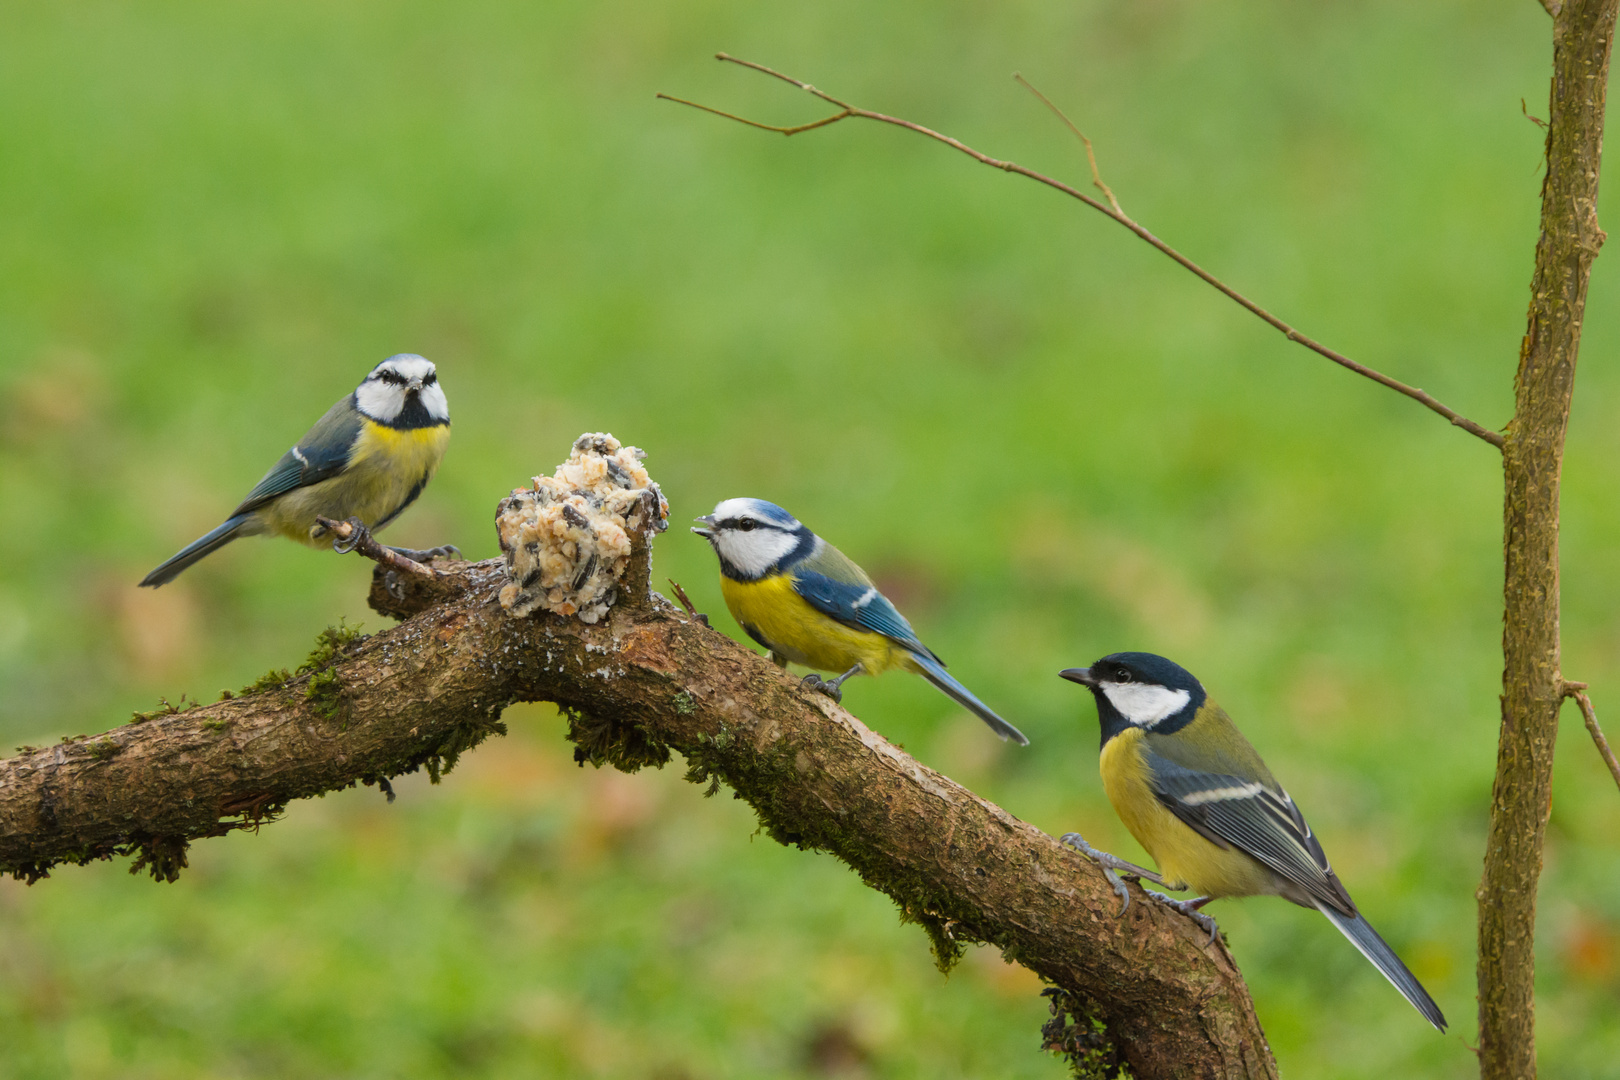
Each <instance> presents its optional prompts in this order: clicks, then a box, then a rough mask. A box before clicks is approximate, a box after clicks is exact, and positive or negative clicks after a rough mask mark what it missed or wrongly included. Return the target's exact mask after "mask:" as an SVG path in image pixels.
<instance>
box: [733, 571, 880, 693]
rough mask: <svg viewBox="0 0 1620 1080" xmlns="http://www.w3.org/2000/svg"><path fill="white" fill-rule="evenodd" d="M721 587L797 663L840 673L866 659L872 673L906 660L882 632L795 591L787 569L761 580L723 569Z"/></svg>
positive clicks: (751, 626) (755, 628)
mask: <svg viewBox="0 0 1620 1080" xmlns="http://www.w3.org/2000/svg"><path fill="white" fill-rule="evenodd" d="M720 592H721V595H723V596H724V597H725V598H726V607H727V608H729V609H730V610H731V614H732V617H733V618H735V619H736V620H737V621H738V622H739V623H741V624H742V625H743V628H744V629H745V630H750V632H751V633H752V634H753V635H755V637H756V640H758V639H763V640H764V641H765V643H766V644H767V645H768V646H769V647H770V648H771V650H772V651H774V652H778V653H781V654H782V655H783V656H785V657H787V658H788V659H789V660H791V661H792V662H794V663H795V664H803V665H804V666H805V667H810V668H815V669H816V670H817V671H832V672H837V673H843V672H845V671H848V670H849V669H850V668H852V667H854V666H855V665H856V664H860V665H862V666H863V667H864V668H865V669H866V672H867V674H869V675H876V674H878V673H879V672H882V671H887V670H888V669H889V668H893V667H904V666H906V662H907V659H908V654H907V653H906V651H905V650H904V649H901V648H898V647H897V646H895V644H894V643H893V642H892V641H890V640H889V639H888V638H886V637H884V636H883V635H882V634H874V633H872V632H870V631H868V630H857V629H856V628H855V627H853V626H847V625H845V624H844V623H841V622H839V621H838V620H837V619H830V618H828V617H827V616H826V615H823V614H822V613H821V612H820V611H817V610H816V609H815V608H814V607H812V606H811V605H810V604H809V602H808V601H806V600H805V599H804V597H802V596H800V595H799V594H798V593H797V592H794V590H793V581H792V579H790V578H789V577H788V576H787V575H786V574H777V575H775V576H773V577H768V578H765V579H763V580H761V581H733V580H732V579H731V578H728V577H726V576H724V575H721V578H720Z"/></svg>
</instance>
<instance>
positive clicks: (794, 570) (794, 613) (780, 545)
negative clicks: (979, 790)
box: [692, 499, 1029, 746]
mask: <svg viewBox="0 0 1620 1080" xmlns="http://www.w3.org/2000/svg"><path fill="white" fill-rule="evenodd" d="M697 520H698V521H699V522H701V523H702V524H703V525H705V526H706V528H701V529H693V530H692V531H693V532H695V533H697V534H698V535H699V536H701V537H703V538H704V539H706V540H708V541H709V543H710V545H712V546H713V548H714V552H715V554H716V555H718V556H719V557H720V591H721V593H722V594H723V595H724V596H725V598H726V607H728V608H730V609H731V614H732V616H733V617H734V618H735V619H736V620H737V622H738V623H739V624H740V625H741V626H742V628H743V630H744V631H746V632H747V634H748V636H749V637H751V638H753V639H754V640H755V641H757V642H759V643H760V644H761V645H763V646H765V648H767V649H769V650H770V652H771V659H772V660H774V661H775V662H776V663H777V664H778V665H780V666H782V667H786V666H787V664H788V662H789V661H792V662H793V663H795V664H803V665H804V666H805V667H810V668H815V669H817V670H820V671H839V672H842V673H843V674H841V675H839V676H838V677H837V678H836V679H831V680H826V681H824V680H822V679H821V677H820V676H818V675H810V676H807V677H806V679H805V680H804V681H805V685H807V686H810V687H814V688H816V689H819V690H821V691H822V692H823V693H825V694H827V695H828V696H829V697H831V698H832V699H833V700H834V701H840V700H842V691H841V689H840V687H842V686H843V684H844V680H845V679H848V678H849V677H850V676H851V675H859V674H863V673H864V674H867V675H879V674H882V673H883V672H885V671H888V670H890V669H891V668H902V669H904V670H906V671H913V672H916V673H917V674H918V675H921V676H922V677H923V678H925V679H927V680H928V681H929V682H931V683H933V684H934V685H935V686H936V687H938V688H939V689H940V690H942V691H944V692H945V694H946V696H948V697H949V698H951V699H952V700H953V701H955V702H956V703H957V704H959V705H961V706H962V707H963V708H966V709H967V710H969V711H970V712H972V713H973V714H974V715H975V716H977V717H978V718H979V719H981V720H983V721H984V722H985V723H986V724H989V725H990V729H991V730H992V731H994V732H995V733H996V734H997V735H1000V736H1001V737H1002V738H1003V739H1012V740H1013V741H1014V742H1016V743H1018V744H1019V745H1021V746H1027V745H1029V740H1028V739H1026V738H1025V737H1024V734H1023V732H1021V731H1019V730H1018V729H1017V728H1015V727H1013V726H1012V725H1011V724H1009V723H1007V721H1005V720H1003V719H1002V718H1001V717H999V716H997V715H996V714H995V713H994V712H992V711H991V710H990V707H989V706H988V705H986V704H985V703H984V702H982V701H980V700H979V699H978V698H976V697H974V696H973V694H972V693H971V692H970V691H969V690H968V688H967V687H965V686H963V685H962V684H961V683H959V682H957V681H956V680H955V679H953V678H952V677H951V676H950V675H949V674H948V673H946V671H945V663H944V661H942V660H941V659H940V658H939V657H937V656H935V655H934V654H933V653H932V652H931V651H929V649H928V647H927V646H926V645H924V644H923V643H922V642H920V641H918V640H917V633H916V631H914V630H912V629H911V624H910V623H908V622H906V620H905V618H904V617H903V616H902V615H901V614H900V613H899V612H898V611H896V610H895V608H894V605H893V604H891V603H890V602H889V600H888V598H887V597H885V596H884V595H883V594H882V593H880V592H878V589H877V586H876V585H873V584H872V579H871V578H869V577H867V576H866V571H864V570H862V569H861V568H860V567H859V566H856V565H855V564H854V563H853V562H851V561H850V560H849V558H847V557H846V556H845V555H844V553H843V552H841V551H839V550H838V549H837V548H835V547H833V546H832V545H831V544H829V543H827V541H825V540H823V539H822V538H821V537H819V536H817V535H816V534H815V533H813V532H811V531H810V530H809V529H807V528H805V527H804V526H803V525H801V524H800V523H799V522H798V520H797V519H795V518H794V517H793V515H792V514H789V513H788V512H787V511H786V510H783V509H782V508H781V507H780V506H777V505H775V504H774V503H768V502H765V501H764V500H763V499H727V500H726V501H725V502H723V503H721V504H720V505H719V506H717V507H715V508H714V513H712V514H708V515H705V516H704V517H700V518H698V519H697Z"/></svg>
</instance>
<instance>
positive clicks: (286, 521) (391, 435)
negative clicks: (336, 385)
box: [262, 420, 450, 547]
mask: <svg viewBox="0 0 1620 1080" xmlns="http://www.w3.org/2000/svg"><path fill="white" fill-rule="evenodd" d="M449 444H450V427H449V425H447V424H441V425H439V426H437V427H426V428H411V429H409V430H406V431H400V430H396V429H394V428H391V427H386V426H384V425H382V424H378V423H374V422H372V421H371V420H363V421H362V423H361V427H360V434H359V436H358V437H357V438H356V439H355V442H354V449H353V450H352V451H351V452H350V455H349V464H348V466H347V467H346V468H345V469H344V470H343V472H342V473H340V474H339V475H337V476H334V477H332V479H330V480H323V481H322V482H321V483H319V484H311V485H310V486H309V487H304V488H297V489H295V490H293V491H289V492H288V493H287V494H286V495H283V496H282V497H281V498H279V499H277V500H275V501H274V502H272V503H271V504H270V505H269V506H266V507H265V508H264V510H263V511H262V513H263V515H264V519H265V522H266V524H267V525H268V526H269V528H270V529H271V530H272V531H275V532H278V533H281V534H282V535H284V536H288V537H291V538H292V539H294V540H298V541H300V542H302V543H305V544H309V545H310V546H311V547H326V546H328V545H329V544H330V542H331V541H330V539H329V538H327V537H326V536H324V535H315V534H316V533H317V532H318V526H317V525H316V524H315V518H316V517H317V516H319V517H328V518H332V519H334V520H336V521H343V520H345V519H347V518H351V517H357V518H359V519H360V520H361V521H363V522H365V523H366V524H367V525H370V526H372V527H374V528H375V527H378V526H379V525H380V524H381V523H386V522H388V521H389V520H390V519H391V518H392V517H393V516H394V515H395V514H397V513H398V512H399V511H400V510H401V509H402V508H403V507H404V506H405V505H406V503H407V502H408V501H409V500H411V499H413V498H415V497H416V495H418V494H419V493H420V492H421V490H422V488H423V487H424V486H426V484H427V482H428V481H429V480H431V479H433V474H434V473H435V472H437V471H438V468H439V461H440V460H441V459H442V458H443V457H444V451H445V448H446V447H447V446H449Z"/></svg>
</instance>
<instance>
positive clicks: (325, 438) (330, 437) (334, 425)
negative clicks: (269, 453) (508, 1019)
mask: <svg viewBox="0 0 1620 1080" xmlns="http://www.w3.org/2000/svg"><path fill="white" fill-rule="evenodd" d="M353 397H354V396H353V395H352V394H351V395H350V396H349V397H346V398H344V399H343V400H342V401H340V402H338V403H337V404H336V405H333V406H332V407H331V408H330V409H328V410H326V415H325V416H323V417H321V418H320V419H319V420H317V421H316V422H315V426H314V427H312V428H310V429H309V431H308V432H306V433H305V434H304V437H303V438H302V439H299V440H298V445H296V446H294V447H293V448H292V449H291V450H288V451H287V452H286V453H285V454H283V455H281V460H280V461H278V462H276V464H275V466H274V467H273V468H271V470H270V471H269V472H267V473H265V474H264V479H262V480H260V481H259V482H258V483H257V484H255V485H254V486H253V490H252V491H250V492H248V494H247V498H245V499H243V500H242V505H241V506H238V507H237V508H236V513H238V514H246V513H250V512H251V511H254V510H257V509H258V508H259V507H261V506H263V505H264V504H265V503H268V502H270V501H271V500H272V499H275V498H276V497H277V496H280V495H285V494H286V493H287V492H289V491H292V490H293V489H294V488H301V487H308V486H309V485H311V484H318V483H320V482H321V481H322V480H329V479H331V478H332V477H334V476H336V475H337V474H338V473H340V472H342V471H343V468H344V466H346V465H347V464H348V463H349V452H350V451H351V450H352V449H353V448H354V441H355V439H356V438H358V437H359V435H360V423H361V420H360V413H359V412H358V411H357V410H356V409H355V407H354V400H353Z"/></svg>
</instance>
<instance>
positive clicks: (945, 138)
mask: <svg viewBox="0 0 1620 1080" xmlns="http://www.w3.org/2000/svg"><path fill="white" fill-rule="evenodd" d="M715 59H717V60H721V61H724V62H726V63H729V64H736V65H738V66H739V67H745V68H748V69H750V70H752V71H757V72H759V73H760V74H762V75H769V76H770V77H771V78H773V79H780V80H781V81H783V82H785V83H787V84H789V85H790V86H796V87H798V88H799V89H800V90H803V91H804V92H805V93H807V94H811V95H813V96H814V97H817V98H819V99H821V100H822V101H825V102H826V103H827V104H829V105H832V106H834V107H835V108H837V109H838V110H839V111H838V112H836V113H834V114H833V115H832V116H828V117H825V118H823V119H821V120H817V121H815V122H813V123H809V124H800V125H797V126H795V127H777V126H775V125H771V124H762V123H759V122H758V121H754V120H748V119H744V118H743V117H740V116H736V115H733V114H732V113H728V112H722V111H721V110H719V109H713V108H710V107H709V106H707V105H699V104H697V103H695V102H691V101H685V100H683V99H681V98H675V97H670V96H669V95H668V94H659V95H658V96H659V97H661V98H664V99H665V100H666V101H674V102H677V103H679V104H682V105H687V106H690V107H692V108H695V109H701V110H703V111H704V112H708V113H713V114H715V115H716V116H722V117H725V118H727V119H729V120H735V121H737V122H738V123H741V124H747V125H748V126H750V127H756V128H761V129H763V130H765V131H777V132H781V133H782V134H784V135H796V134H798V133H799V132H801V131H810V130H813V129H815V128H821V127H829V126H831V125H832V124H836V123H838V121H840V120H848V119H851V118H855V119H860V120H875V121H877V122H878V123H882V124H892V125H893V126H895V127H899V128H905V129H906V130H907V131H912V132H915V133H917V134H918V135H924V136H927V137H928V138H930V139H933V140H935V141H936V142H941V143H944V144H945V145H946V146H949V147H950V148H952V149H953V150H957V151H960V152H961V153H964V154H966V155H967V156H968V157H970V158H972V159H973V160H974V161H977V162H979V163H980V164H982V165H988V166H990V167H991V168H993V169H1000V170H1001V171H1002V172H1008V173H1016V174H1017V175H1019V176H1022V177H1025V178H1026V179H1029V180H1033V181H1035V182H1036V183H1038V184H1045V185H1046V186H1047V187H1049V188H1052V189H1053V190H1055V191H1060V192H1062V193H1063V194H1065V195H1067V196H1069V197H1070V198H1072V199H1078V200H1079V201H1080V202H1083V203H1085V204H1086V205H1087V206H1089V207H1091V208H1092V209H1093V210H1095V211H1097V212H1098V213H1100V214H1103V215H1105V216H1107V217H1108V218H1110V219H1112V220H1114V221H1116V222H1118V223H1119V224H1120V225H1122V226H1124V227H1125V228H1127V229H1129V230H1130V231H1131V232H1133V233H1135V234H1136V235H1137V237H1139V238H1140V239H1142V240H1143V241H1145V242H1147V243H1148V244H1149V245H1151V246H1152V247H1153V248H1155V249H1156V250H1158V251H1159V252H1160V253H1161V254H1163V255H1166V256H1168V257H1169V258H1171V259H1173V260H1174V261H1175V262H1176V263H1178V264H1179V265H1180V266H1181V267H1182V268H1183V269H1185V270H1187V271H1189V272H1191V273H1192V274H1194V275H1196V276H1197V277H1198V278H1199V279H1200V280H1202V281H1203V282H1204V283H1205V284H1207V285H1209V286H1211V287H1212V288H1214V289H1216V290H1218V291H1219V292H1220V293H1221V294H1222V295H1224V296H1226V297H1227V298H1228V299H1229V300H1232V301H1233V302H1234V303H1236V304H1238V305H1239V306H1241V307H1243V308H1244V309H1245V310H1247V311H1248V312H1249V313H1251V314H1253V315H1255V316H1256V317H1258V318H1259V319H1261V320H1263V321H1264V322H1265V323H1266V324H1267V325H1269V326H1271V327H1272V328H1273V329H1274V330H1277V331H1278V332H1279V333H1281V334H1282V335H1283V336H1284V337H1286V338H1287V339H1288V340H1289V341H1293V342H1296V343H1298V344H1300V345H1303V346H1305V347H1306V348H1307V349H1310V350H1311V351H1312V352H1314V353H1317V354H1318V355H1320V356H1324V357H1326V358H1327V359H1329V360H1331V361H1333V362H1334V363H1335V364H1338V365H1339V366H1341V367H1344V368H1348V369H1349V370H1351V371H1354V372H1355V373H1356V374H1358V375H1362V376H1365V377H1366V378H1369V379H1371V380H1373V381H1374V382H1376V383H1380V384H1382V385H1384V386H1387V387H1389V388H1390V389H1391V390H1394V391H1395V392H1396V393H1398V394H1404V395H1406V396H1407V397H1409V398H1411V399H1412V400H1413V401H1416V402H1418V403H1420V404H1422V405H1424V406H1426V407H1427V408H1429V409H1431V410H1433V411H1434V412H1437V413H1439V414H1440V415H1441V416H1443V417H1445V418H1446V419H1447V420H1449V421H1450V422H1451V423H1452V424H1454V425H1456V426H1457V427H1460V428H1462V429H1463V430H1464V431H1466V432H1468V433H1469V434H1471V435H1475V436H1478V437H1479V438H1481V439H1483V440H1484V441H1486V442H1488V443H1490V444H1491V445H1492V446H1494V447H1496V448H1498V449H1501V447H1502V444H1503V442H1504V439H1503V436H1502V434H1501V432H1497V431H1492V430H1490V429H1489V428H1487V427H1483V426H1482V425H1480V424H1477V423H1475V422H1474V421H1472V420H1470V419H1468V418H1467V417H1466V416H1463V415H1462V414H1461V413H1459V412H1457V411H1456V410H1455V409H1453V408H1451V407H1450V406H1448V405H1445V404H1443V403H1442V402H1440V401H1438V400H1436V399H1435V398H1434V397H1433V396H1431V395H1430V394H1428V393H1426V392H1424V391H1423V390H1420V389H1418V388H1417V387H1415V386H1408V385H1407V384H1405V383H1403V382H1401V381H1400V380H1398V379H1392V378H1390V377H1389V376H1388V375H1385V374H1383V373H1382V372H1380V371H1375V370H1374V369H1372V368H1370V367H1368V366H1366V365H1365V364H1361V363H1358V362H1356V361H1354V360H1352V359H1350V358H1349V357H1348V356H1345V355H1344V354H1343V353H1341V352H1338V351H1336V350H1334V349H1330V348H1328V347H1327V346H1326V345H1323V344H1322V343H1321V342H1319V341H1317V340H1315V339H1314V338H1311V337H1309V336H1307V335H1305V334H1302V333H1300V332H1299V331H1298V330H1296V329H1294V328H1293V327H1292V326H1290V325H1289V324H1288V323H1286V322H1284V321H1283V320H1281V319H1279V318H1278V317H1277V316H1275V315H1273V314H1272V313H1271V312H1269V311H1267V310H1266V309H1265V308H1263V307H1261V306H1260V305H1259V304H1257V303H1255V302H1254V301H1253V300H1250V299H1249V298H1248V297H1246V296H1244V295H1243V294H1242V293H1240V292H1238V291H1237V290H1236V289H1234V288H1232V287H1231V286H1230V285H1228V284H1226V283H1225V282H1224V281H1222V280H1221V279H1220V278H1217V277H1216V276H1215V275H1214V274H1211V273H1210V272H1209V271H1208V270H1205V269H1204V268H1203V267H1201V266H1199V265H1198V264H1197V263H1195V262H1193V261H1192V260H1191V259H1189V258H1188V257H1187V256H1185V255H1183V254H1182V253H1181V252H1179V251H1177V250H1176V249H1175V248H1173V247H1171V246H1170V245H1169V244H1167V243H1165V242H1164V241H1163V240H1160V239H1159V238H1158V237H1157V236H1154V235H1153V233H1151V232H1149V231H1148V230H1147V228H1145V227H1144V226H1142V225H1140V224H1138V223H1137V222H1135V221H1133V220H1132V219H1131V218H1130V217H1128V216H1127V215H1126V214H1125V213H1124V212H1123V211H1120V210H1117V209H1116V205H1117V204H1116V205H1110V204H1109V203H1104V202H1101V201H1099V200H1097V199H1094V198H1092V197H1091V196H1090V195H1087V194H1086V193H1085V192H1083V191H1080V190H1079V189H1077V188H1075V187H1072V186H1070V185H1069V184H1065V183H1064V182H1063V181H1061V180H1056V179H1054V178H1052V177H1050V176H1047V175H1045V174H1044V173H1039V172H1036V171H1035V170H1034V169H1030V168H1026V167H1025V166H1023V165H1019V164H1018V163H1017V162H1014V161H1002V160H1001V159H999V158H993V157H991V156H990V155H989V154H985V153H982V152H981V151H978V150H975V149H974V148H973V147H971V146H969V145H967V144H966V143H964V142H962V141H961V140H959V139H953V138H952V137H951V136H949V135H945V134H942V133H941V132H938V131H935V130H934V129H933V128H929V127H924V126H923V125H922V124H918V123H915V122H914V121H911V120H905V119H902V118H900V117H898V116H889V115H887V114H885V113H880V112H873V111H871V110H870V109H861V108H857V107H856V106H854V105H851V104H849V103H848V102H847V101H840V100H839V99H838V98H835V97H833V96H832V95H831V94H829V93H827V92H826V91H823V90H818V89H816V88H815V87H814V86H811V85H810V84H809V83H807V82H801V81H800V80H798V79H795V78H793V77H792V76H790V75H784V74H782V73H781V72H780V71H776V70H773V69H772V68H768V67H766V66H765V65H764V64H757V63H755V62H754V61H752V60H741V59H738V58H737V57H735V56H730V55H728V54H726V53H716V54H715ZM1060 115H1061V114H1060ZM1082 138H1084V136H1082ZM1093 178H1094V179H1097V175H1096V166H1095V159H1094V158H1093ZM1098 183H1099V184H1100V183H1101V181H1100V179H1098ZM1103 191H1104V192H1105V193H1107V194H1109V195H1110V202H1112V201H1113V200H1112V198H1111V193H1109V192H1108V189H1107V188H1103Z"/></svg>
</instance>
